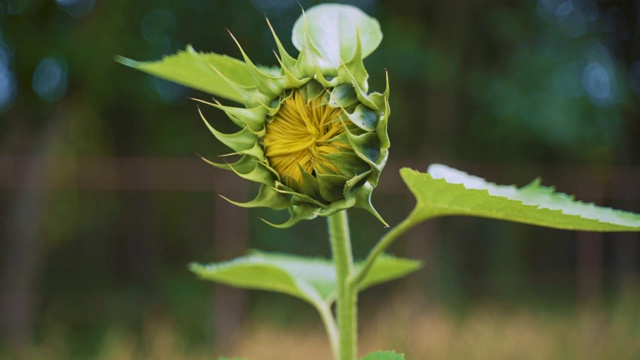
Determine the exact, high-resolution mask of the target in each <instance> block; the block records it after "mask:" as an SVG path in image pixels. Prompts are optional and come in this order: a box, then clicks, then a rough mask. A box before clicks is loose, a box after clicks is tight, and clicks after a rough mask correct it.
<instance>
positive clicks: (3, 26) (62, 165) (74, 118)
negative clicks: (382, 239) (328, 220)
mask: <svg viewBox="0 0 640 360" xmlns="http://www.w3.org/2000/svg"><path fill="white" fill-rule="evenodd" d="M338 2H345V3H351V4H354V5H356V6H359V7H361V8H362V9H363V10H365V11H366V12H367V13H369V14H371V15H373V16H375V17H376V18H378V19H379V21H380V22H381V25H382V29H383V32H384V34H385V39H384V41H383V43H382V45H381V47H380V49H379V50H378V51H377V52H375V53H374V54H373V55H372V56H371V57H370V58H368V59H367V67H368V69H369V73H370V76H371V80H370V83H371V85H372V88H374V89H376V88H377V89H382V88H383V84H384V69H386V70H387V71H388V72H389V76H390V79H391V86H392V89H391V106H392V112H393V115H392V117H391V119H390V129H389V130H390V136H391V139H392V149H391V150H392V153H391V159H390V162H389V165H388V166H387V170H386V171H385V172H384V173H383V175H382V179H381V184H380V187H379V189H378V191H377V193H376V195H375V196H374V202H375V205H376V207H377V208H378V209H379V211H380V213H381V214H382V215H383V216H384V217H385V218H386V219H387V221H388V222H390V223H392V224H393V223H396V222H397V221H398V220H399V219H401V218H402V217H403V215H404V214H406V213H407V212H408V211H409V210H410V209H411V207H412V206H413V204H412V200H410V198H409V197H408V193H407V191H406V190H405V189H404V186H403V185H402V184H401V182H400V179H399V176H398V173H397V169H398V168H399V167H401V166H411V167H414V168H417V169H422V170H424V169H426V167H427V165H428V164H429V163H432V162H442V163H445V164H449V165H452V166H455V167H458V168H461V169H464V170H465V171H468V172H470V173H474V174H477V175H480V176H483V177H485V178H488V179H489V180H492V181H496V182H501V183H517V184H518V185H524V184H526V183H527V182H528V181H530V180H532V179H533V178H535V177H536V176H538V175H541V176H542V178H543V183H544V184H547V185H556V186H557V188H558V189H559V190H560V191H563V192H568V193H574V194H577V196H578V198H580V199H582V200H586V201H595V202H597V203H598V204H601V205H607V206H614V207H618V208H622V209H626V210H630V211H635V212H640V187H639V186H638V184H640V156H639V155H640V141H639V140H638V139H640V101H638V99H639V97H640V31H639V29H640V22H639V19H638V14H640V5H639V4H638V2H634V1H623V0H610V1H596V0H538V1H533V0H531V1H492V2H486V1H485V2H482V1H474V2H466V3H465V5H464V6H463V5H461V4H459V3H457V2H451V1H446V0H434V1H428V2H427V1H425V2H417V1H404V2H400V1H382V0H379V1H376V0H354V1H338ZM316 3H319V1H305V0H299V1H293V0H292V1H289V0H286V1H275V0H253V1H248V0H246V1H244V0H243V1H231V0H215V1H214V0H188V1H151V2H134V1H124V0H111V1H108V2H97V1H95V0H56V1H42V0H5V1H2V2H0V262H1V263H0V331H1V334H2V335H0V339H1V340H2V341H1V343H2V348H1V349H0V357H2V356H3V355H2V354H7V356H8V357H9V358H12V357H18V358H19V357H22V358H29V359H30V358H38V357H40V358H43V359H54V358H59V359H76V358H77V359H86V358H105V359H127V358H145V357H146V358H154V359H160V358H163V357H164V358H167V359H172V358H178V357H187V356H193V357H194V358H197V357H198V356H200V357H205V358H206V357H207V356H210V354H211V353H214V354H216V355H233V354H236V355H243V356H248V357H250V358H253V359H262V358H265V359H268V358H276V357H275V355H270V354H272V353H270V352H269V351H272V350H269V346H273V345H274V344H275V345H278V344H292V345H291V346H292V347H291V351H290V352H291V354H292V355H290V356H292V357H291V358H300V357H296V356H298V355H297V354H300V351H302V350H304V349H306V350H308V351H315V349H320V350H318V351H320V354H322V353H321V351H327V350H328V346H327V344H326V343H325V342H324V340H323V339H322V337H321V336H322V334H320V333H316V332H314V330H311V331H307V330H306V329H309V328H311V327H313V326H315V325H319V323H318V322H317V319H315V318H314V317H313V316H314V315H313V313H312V312H311V311H309V310H310V309H309V308H307V307H306V305H305V304H302V303H300V302H298V301H297V300H293V299H288V298H285V297H284V296H281V295H268V294H264V293H251V294H247V293H244V292H239V291H233V290H230V289H227V288H223V287H215V288H214V287H213V286H212V285H210V284H208V283H204V282H201V281H198V280H197V279H195V277H193V276H192V275H191V274H190V273H189V272H188V271H187V270H186V266H185V265H186V264H187V263H188V262H190V261H194V260H195V261H200V262H208V261H212V260H221V259H229V258H231V257H233V256H236V255H239V254H241V253H243V252H244V251H245V250H246V249H248V248H260V249H264V250H269V251H283V252H284V251H286V252H295V253H299V254H305V255H318V256H328V255H329V254H328V252H329V249H328V244H327V243H326V235H325V225H324V223H323V222H322V221H321V220H316V221H314V222H310V223H304V224H300V225H297V226H295V227H294V228H292V229H289V230H286V231H281V230H275V229H272V228H270V227H269V226H267V225H265V224H264V223H262V222H261V221H260V220H259V218H260V217H265V218H269V219H274V217H278V216H279V215H278V214H273V213H271V212H268V211H261V210H255V211H254V210H251V211H247V210H240V209H236V208H234V207H233V206H231V205H229V204H227V203H226V202H225V201H224V200H222V199H220V198H219V197H218V196H217V194H224V195H225V196H228V197H230V198H233V199H243V198H249V194H250V193H252V192H255V191H256V189H255V188H254V187H252V186H251V185H250V184H245V183H239V182H238V181H236V180H235V179H234V178H233V177H232V176H229V174H226V173H224V172H221V171H215V170H214V169H212V168H210V167H208V166H207V165H206V164H204V163H202V162H201V161H200V160H199V159H198V157H197V156H196V153H197V154H202V155H204V156H208V157H211V158H213V157H215V156H217V155H220V154H225V153H227V150H226V149H225V148H224V147H223V146H222V145H221V144H219V143H218V142H216V141H215V139H214V138H213V137H212V136H211V135H210V134H208V133H207V131H206V128H205V127H204V126H203V124H202V122H201V120H200V119H199V117H198V115H197V107H196V105H195V103H194V102H193V101H191V100H189V98H190V97H200V98H204V97H205V95H203V94H200V93H197V92H195V91H191V90H189V89H185V88H183V87H180V86H177V85H173V84H171V83H168V82H165V81H162V80H159V79H156V78H152V77H149V76H146V75H144V74H142V73H137V72H134V71H133V70H131V69H127V68H125V67H123V66H121V65H118V64H117V63H115V62H114V61H113V56H114V55H115V54H121V55H124V56H127V57H131V58H133V59H139V60H150V59H157V58H160V57H161V56H162V55H163V54H169V53H173V52H175V51H177V50H179V49H183V48H184V47H185V46H186V45H187V44H193V46H194V47H195V48H196V49H198V50H202V51H215V52H219V53H226V54H229V55H233V56H239V52H238V50H237V49H236V47H235V45H234V43H233V41H232V40H231V38H230V37H229V36H228V33H227V32H226V30H225V28H226V29H229V30H230V31H231V32H233V34H234V35H235V36H236V37H237V38H238V39H239V41H240V42H241V43H242V44H243V47H244V48H245V49H246V50H247V51H248V53H249V55H250V56H251V57H252V59H254V61H255V62H258V63H261V64H266V65H269V64H275V63H276V60H275V58H274V56H273V52H272V49H273V48H274V47H275V44H274V42H273V40H272V38H271V36H270V33H269V31H268V27H267V26H266V22H265V20H264V16H267V17H268V18H269V19H270V20H271V22H272V24H273V25H274V28H275V30H276V32H277V33H278V34H280V37H281V38H282V39H283V40H285V39H288V37H289V31H290V29H291V27H292V25H293V22H294V21H295V19H296V18H297V17H298V15H299V14H300V6H299V5H298V4H301V5H302V6H303V7H305V8H306V7H310V6H312V5H314V4H316ZM285 46H288V48H289V49H293V47H292V46H291V44H290V42H289V41H286V42H285ZM203 110H205V112H206V115H207V117H208V118H209V119H210V120H211V121H212V122H216V123H221V124H225V123H227V120H226V119H225V117H224V116H223V114H221V113H220V112H216V111H211V110H210V109H203ZM221 127H224V125H221ZM228 129H229V130H230V131H231V130H232V129H233V126H231V125H230V126H229V127H228ZM352 220H353V222H354V224H355V227H356V229H357V231H356V232H355V234H354V240H355V242H356V244H355V252H356V255H357V256H363V255H364V254H365V251H366V250H367V249H368V248H369V247H370V246H371V245H372V243H373V240H374V239H375V238H376V237H378V236H379V235H381V234H382V233H383V232H384V229H383V228H382V227H378V226H375V225H373V226H372V225H371V224H372V222H371V218H370V216H368V215H367V214H365V213H360V212H354V213H353V214H352ZM393 250H394V251H395V252H396V253H398V254H401V255H405V256H409V257H413V258H418V259H422V260H423V261H424V262H425V269H424V270H422V271H421V272H420V273H419V274H417V275H413V276H412V277H410V278H409V279H407V280H406V281H405V282H402V283H399V284H398V285H395V286H385V287H379V288H374V289H371V290H369V291H367V292H366V293H365V294H364V296H363V301H362V313H363V317H364V319H363V321H364V324H365V325H363V330H362V331H363V333H364V339H363V343H364V345H363V346H365V347H367V349H370V350H374V349H375V348H377V347H380V348H393V347H396V348H398V349H406V350H407V355H409V358H412V357H411V356H413V358H416V359H419V358H425V356H427V355H429V356H433V357H434V358H449V357H460V358H469V357H470V356H475V357H478V358H495V357H504V358H513V357H517V355H518V354H523V353H522V352H518V351H526V352H524V354H534V353H533V352H532V351H533V349H536V351H538V352H539V353H540V354H541V355H540V356H539V358H550V357H558V358H566V357H567V356H569V357H579V358H585V356H587V357H588V356H593V357H594V358H599V354H600V353H598V352H596V351H595V349H600V350H599V351H603V352H604V353H602V354H606V355H607V356H605V355H603V357H611V356H613V357H616V358H618V356H616V355H620V358H626V357H633V356H638V355H639V354H640V349H638V347H637V344H638V343H639V342H640V341H639V340H640V327H639V326H638V324H640V321H638V320H640V309H638V307H637V305H634V304H637V303H638V301H637V300H638V299H640V296H638V294H637V291H636V284H637V283H638V269H639V267H638V265H639V261H640V238H639V235H638V234H589V233H572V232H563V231H557V230H548V229H538V228H535V227H531V226H525V225H515V224H503V223H500V222H497V221H489V220H479V219H465V218H454V219H442V220H438V221H433V222H431V223H428V224H425V225H423V226H421V227H420V228H419V229H416V230H414V231H412V232H411V233H410V234H408V235H407V236H406V237H405V239H404V240H403V241H400V243H399V244H398V246H396V247H395V248H394V249H393ZM390 303H393V304H394V305H393V306H390V305H388V304H390ZM389 314H396V315H398V318H394V317H392V316H390V315H389ZM398 319H401V320H402V321H400V320H398ZM301 334H302V335H301ZM385 334H391V335H389V336H385ZM393 334H396V335H395V336H394V335H393ZM403 334H404V335H403ZM305 339H306V340H308V342H305V341H303V340H305ZM594 339H598V341H600V342H598V341H594ZM254 340H255V343H252V341H254ZM256 344H258V345H256ZM421 344H422V345H421ZM600 345H602V346H600ZM283 346H284V345H283ZM590 346H592V347H593V349H594V350H593V351H589V350H588V349H590ZM634 346H635V347H634ZM283 348H284V347H283ZM275 349H276V350H281V348H280V347H278V346H275ZM300 349H302V350H300ZM585 349H587V350H586V351H585ZM581 351H583V352H582V353H581ZM494 355H495V356H494ZM532 356H533V355H532ZM277 358H278V359H280V357H277ZM282 358H284V357H282ZM319 358H322V357H319ZM309 359H310V357H309Z"/></svg>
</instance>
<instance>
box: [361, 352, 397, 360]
mask: <svg viewBox="0 0 640 360" xmlns="http://www.w3.org/2000/svg"><path fill="white" fill-rule="evenodd" d="M360 360H405V359H404V354H397V353H396V352H395V351H376V352H374V353H371V354H368V355H367V356H365V357H363V358H362V359H360Z"/></svg>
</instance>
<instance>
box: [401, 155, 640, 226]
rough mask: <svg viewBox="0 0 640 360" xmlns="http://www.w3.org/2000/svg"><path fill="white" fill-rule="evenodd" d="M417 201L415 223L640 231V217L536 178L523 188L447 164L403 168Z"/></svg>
mask: <svg viewBox="0 0 640 360" xmlns="http://www.w3.org/2000/svg"><path fill="white" fill-rule="evenodd" d="M400 173H401V176H402V178H403V180H404V181H405V183H406V184H407V185H408V186H409V189H410V190H411V192H412V193H413V194H414V196H415V197H416V199H417V201H418V203H417V205H416V208H415V209H414V211H413V212H412V213H411V214H410V215H409V216H410V219H411V220H412V221H413V222H416V223H417V222H421V221H424V220H427V219H429V218H432V217H437V216H447V215H466V216H479V217H486V218H492V219H499V220H507V221H514V222H521V223H526V224H531V225H538V226H545V227H551V228H557V229H565V230H584V231H640V215H638V214H634V213H630V212H625V211H621V210H613V209H610V208H604V207H598V206H595V205H594V204H588V203H582V202H579V201H575V200H573V197H570V196H568V195H566V194H561V193H556V192H554V191H553V189H552V188H548V187H543V186H540V185H539V183H538V182H533V183H531V184H529V185H527V186H525V187H523V188H520V189H518V188H516V187H513V186H502V185H496V184H492V183H489V182H487V181H485V180H484V179H482V178H479V177H476V176H472V175H469V174H467V173H464V172H462V171H459V170H455V169H452V168H449V167H447V166H444V165H439V164H435V165H432V166H431V167H430V168H429V171H428V173H426V174H425V173H420V172H417V171H415V170H411V169H406V168H405V169H402V170H401V171H400Z"/></svg>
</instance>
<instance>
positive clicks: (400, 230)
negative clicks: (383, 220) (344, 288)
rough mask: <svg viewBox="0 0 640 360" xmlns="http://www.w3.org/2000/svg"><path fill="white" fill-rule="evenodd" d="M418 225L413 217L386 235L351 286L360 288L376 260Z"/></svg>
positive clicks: (370, 254) (350, 283) (371, 253)
mask: <svg viewBox="0 0 640 360" xmlns="http://www.w3.org/2000/svg"><path fill="white" fill-rule="evenodd" d="M414 225H416V223H415V221H413V220H411V216H409V217H408V218H406V219H405V220H404V221H402V222H401V223H400V224H398V225H396V226H394V227H393V228H392V229H391V230H389V232H388V233H386V234H384V236H383V237H382V238H380V241H378V243H377V244H376V246H374V247H373V249H371V251H370V252H369V255H367V258H366V259H365V261H364V264H363V265H362V267H361V268H360V270H359V271H358V273H357V274H356V275H355V276H354V277H352V278H351V279H350V281H349V286H350V287H353V288H354V289H357V288H358V285H359V284H360V283H361V282H362V280H363V279H364V278H365V276H367V273H369V270H371V267H372V266H373V263H375V262H376V259H377V258H378V256H379V255H380V254H382V253H383V252H384V251H385V250H386V249H387V248H388V247H389V246H390V245H391V244H393V242H394V241H395V240H396V239H397V238H398V237H400V235H402V234H404V233H405V232H406V231H407V230H409V229H410V228H412V227H413V226H414Z"/></svg>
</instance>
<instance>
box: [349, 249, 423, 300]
mask: <svg viewBox="0 0 640 360" xmlns="http://www.w3.org/2000/svg"><path fill="white" fill-rule="evenodd" d="M361 265H362V264H361V263H358V264H356V265H355V267H356V271H357V270H358V269H359V268H360V267H361ZM421 267H422V264H421V263H420V261H417V260H411V259H403V258H398V257H395V256H391V255H386V254H382V255H380V256H379V257H378V259H376V262H375V263H374V264H373V266H372V267H371V270H370V271H369V272H368V273H367V275H366V276H365V278H364V279H363V280H362V282H361V283H360V285H359V289H358V290H360V291H361V290H364V289H366V288H369V287H371V286H374V285H378V284H382V283H385V282H389V281H392V280H396V279H400V278H403V277H405V276H407V275H409V274H411V273H413V272H415V271H417V270H419V269H420V268H421Z"/></svg>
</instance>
